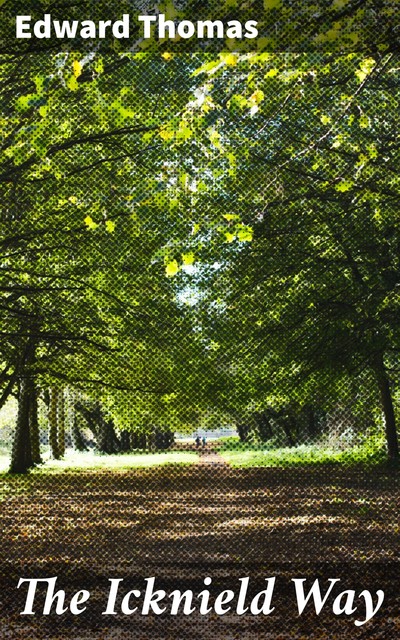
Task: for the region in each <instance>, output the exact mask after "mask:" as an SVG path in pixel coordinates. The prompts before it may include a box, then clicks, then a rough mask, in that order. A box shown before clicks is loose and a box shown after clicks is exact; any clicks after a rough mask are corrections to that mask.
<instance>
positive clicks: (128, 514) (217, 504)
mask: <svg viewBox="0 0 400 640" xmlns="http://www.w3.org/2000/svg"><path fill="white" fill-rule="evenodd" d="M4 482H5V483H6V484H7V486H6V487H3V489H5V490H6V491H7V498H6V500H5V501H4V502H3V503H2V505H1V506H2V509H1V515H0V522H1V530H2V532H3V535H2V544H1V559H2V561H1V573H2V597H1V601H2V623H1V627H0V629H1V634H0V637H1V638H6V637H7V638H16V639H17V638H22V637H25V638H26V637H29V638H32V640H33V639H34V638H53V639H55V638H75V639H76V640H78V639H80V638H88V639H89V638H102V639H109V638H110V639H111V638H125V637H126V638H143V639H145V638H151V639H152V640H153V639H154V640H156V639H157V638H160V639H161V638H163V639H167V638H168V639H175V638H176V639H180V640H181V639H182V640H183V639H185V638H198V639H203V638H210V639H213V640H218V639H219V638H221V639H224V640H228V639H233V638H239V637H240V638H244V639H247V638H252V639H258V638H276V639H278V638H289V637H297V638H308V637H310V638H311V637H314V638H334V637H336V636H338V635H340V636H341V637H348V638H354V637H357V638H358V637H360V638H398V637H399V635H400V603H399V600H398V595H397V583H398V574H399V569H400V547H399V539H400V538H399V521H398V507H399V500H398V497H399V481H398V478H397V477H396V476H390V475H385V474H377V473H376V472H375V473H374V472H371V473H367V472H365V471H360V470H349V469H343V468H342V469H340V468H339V469H337V468H333V469H332V468H329V469H328V468H325V469H320V470H315V469H314V470H310V469H296V470H293V469H290V470H289V469H286V470H281V469H266V468H264V469H243V470H239V469H231V468H230V467H229V466H227V465H225V464H221V459H220V458H219V457H218V456H217V455H216V454H213V453H209V452H207V453H206V454H205V456H204V458H203V459H202V461H201V462H200V464H198V465H195V466H193V467H180V468H178V467H175V468H173V467H171V468H167V467H164V468H157V469H154V468H152V469H141V470H135V471H132V472H130V471H124V472H119V473H110V472H101V471H100V472H99V471H98V472H87V473H83V474H81V475H76V474H73V475H72V474H59V475H52V476H51V477H47V478H46V476H45V475H42V476H32V477H28V478H26V479H22V480H20V479H16V478H11V479H8V480H4ZM22 489H23V491H22ZM39 576H42V577H50V576H58V581H59V585H58V588H63V589H65V590H66V591H67V593H68V594H71V595H72V593H73V592H74V591H77V590H78V589H83V588H86V589H88V590H89V591H91V593H92V598H91V602H90V607H89V606H88V609H87V611H86V612H84V613H83V614H82V615H81V616H75V617H73V616H71V615H70V614H68V613H67V614H65V615H64V616H56V615H55V614H53V615H50V616H41V615H36V616H34V617H28V616H27V617H24V616H20V615H19V612H20V611H21V610H22V608H23V602H24V599H25V595H26V588H25V587H24V588H22V589H21V590H19V591H17V590H16V589H15V587H16V584H17V582H18V579H19V578H20V577H25V578H26V577H39ZM150 576H155V577H156V579H157V587H158V588H164V589H165V590H166V591H167V592H170V591H172V590H173V589H180V590H182V591H183V590H185V589H192V590H193V591H194V592H195V593H198V592H199V591H201V590H202V589H204V588H205V586H204V582H203V579H204V577H206V576H211V577H212V580H213V582H212V586H211V587H210V591H211V592H212V593H215V594H217V593H219V592H220V591H221V590H222V589H226V588H232V589H233V590H236V591H238V586H239V582H238V579H239V578H240V577H244V576H249V577H250V579H251V582H250V584H251V587H250V591H251V590H253V591H254V593H256V592H257V591H260V590H262V589H265V582H264V579H265V578H267V577H271V576H275V577H276V587H275V591H274V605H275V611H274V612H273V613H272V614H271V615H269V616H264V615H257V616H254V615H244V616H238V615H236V614H235V613H231V612H230V613H228V614H226V615H224V616H216V615H215V614H213V613H212V614H209V615H207V616H200V615H199V614H198V613H197V612H195V613H194V614H192V615H189V616H183V615H178V616H171V615H169V614H164V615H162V616H153V615H150V616H141V615H138V614H136V615H132V616H122V615H119V616H115V617H113V616H106V617H105V616H104V615H102V610H103V609H104V605H105V601H106V599H107V598H106V596H107V592H108V579H109V578H124V583H122V585H123V586H122V592H123V593H126V591H128V590H129V589H134V588H136V589H141V588H142V587H143V578H145V577H150ZM296 577H307V578H308V579H309V581H308V582H307V583H306V584H307V585H309V586H311V584H312V582H313V580H314V579H315V578H317V577H319V578H320V579H321V585H322V586H323V587H324V588H325V586H326V585H327V582H326V580H327V579H328V578H340V579H341V582H340V583H339V588H338V589H337V590H336V591H335V594H336V593H338V592H339V591H340V590H343V589H356V591H357V594H358V593H359V592H360V591H361V590H362V589H370V590H371V591H372V592H373V593H374V594H375V592H376V590H377V589H383V590H384V591H385V602H384V605H383V606H382V609H381V612H380V613H379V614H378V615H377V616H376V617H375V618H374V619H373V620H372V621H371V622H369V623H367V624H366V625H364V626H362V627H355V625H354V619H357V615H358V618H362V617H363V616H362V615H360V610H359V611H358V612H357V613H356V614H355V616H353V617H351V616H350V617H348V616H335V615H334V614H333V613H332V600H330V601H329V605H330V608H329V607H327V609H326V610H325V609H324V611H323V613H322V614H321V615H320V616H316V615H315V612H313V610H312V608H310V607H307V610H306V612H305V613H304V614H303V615H302V616H301V617H299V616H298V612H297V607H296V601H295V598H294V589H293V584H292V583H291V579H292V578H296ZM340 586H341V588H340ZM39 605H40V603H39V602H38V611H39V610H40V606H39Z"/></svg>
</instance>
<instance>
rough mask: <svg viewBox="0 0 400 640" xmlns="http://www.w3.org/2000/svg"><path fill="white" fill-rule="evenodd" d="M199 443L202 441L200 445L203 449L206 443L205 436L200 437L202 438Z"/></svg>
mask: <svg viewBox="0 0 400 640" xmlns="http://www.w3.org/2000/svg"><path fill="white" fill-rule="evenodd" d="M201 443H202V445H203V449H204V447H205V446H206V444H207V438H206V437H205V436H203V438H202V440H201Z"/></svg>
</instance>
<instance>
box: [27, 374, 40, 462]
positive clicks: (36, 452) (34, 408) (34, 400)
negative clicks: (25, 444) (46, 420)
mask: <svg viewBox="0 0 400 640" xmlns="http://www.w3.org/2000/svg"><path fill="white" fill-rule="evenodd" d="M29 411H30V414H29V426H30V436H31V449H32V460H33V462H34V464H42V458H41V456H40V438H39V421H38V394H37V390H36V389H35V387H34V385H32V393H31V397H30V408H29Z"/></svg>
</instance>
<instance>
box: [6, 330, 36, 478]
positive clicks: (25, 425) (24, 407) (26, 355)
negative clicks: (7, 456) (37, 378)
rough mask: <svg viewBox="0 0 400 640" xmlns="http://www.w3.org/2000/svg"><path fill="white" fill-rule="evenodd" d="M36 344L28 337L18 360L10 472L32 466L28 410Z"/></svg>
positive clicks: (31, 392) (32, 391)
mask: <svg viewBox="0 0 400 640" xmlns="http://www.w3.org/2000/svg"><path fill="white" fill-rule="evenodd" d="M35 351H36V345H35V343H34V341H33V340H32V339H31V338H29V339H28V342H27V344H26V346H25V348H24V350H23V353H22V356H21V360H20V362H19V365H18V368H17V371H18V385H19V391H18V415H17V425H16V429H15V435H14V442H13V447H12V453H11V464H10V473H26V472H27V471H28V470H29V469H30V468H31V467H33V466H34V462H33V458H32V449H31V435H30V411H31V401H32V395H33V394H34V392H35V389H34V383H33V372H32V367H33V364H34V362H35Z"/></svg>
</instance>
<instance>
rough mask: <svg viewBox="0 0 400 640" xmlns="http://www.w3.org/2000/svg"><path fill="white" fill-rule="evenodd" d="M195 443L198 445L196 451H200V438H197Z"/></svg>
mask: <svg viewBox="0 0 400 640" xmlns="http://www.w3.org/2000/svg"><path fill="white" fill-rule="evenodd" d="M195 443H196V449H198V448H199V446H200V444H201V440H200V436H196V440H195Z"/></svg>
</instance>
